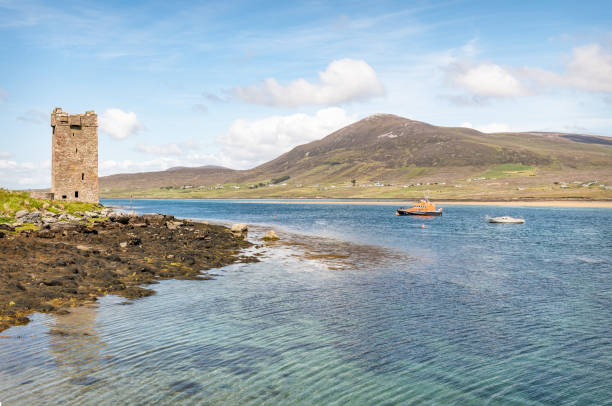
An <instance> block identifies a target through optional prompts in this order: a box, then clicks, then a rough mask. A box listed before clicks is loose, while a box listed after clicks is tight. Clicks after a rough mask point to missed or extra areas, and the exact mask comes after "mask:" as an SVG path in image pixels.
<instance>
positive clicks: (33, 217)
mask: <svg viewBox="0 0 612 406" xmlns="http://www.w3.org/2000/svg"><path fill="white" fill-rule="evenodd" d="M41 219H42V213H41V212H39V211H38V210H36V211H33V212H30V213H28V214H26V215H25V216H21V217H19V221H22V222H24V223H39V222H40V221H41Z"/></svg>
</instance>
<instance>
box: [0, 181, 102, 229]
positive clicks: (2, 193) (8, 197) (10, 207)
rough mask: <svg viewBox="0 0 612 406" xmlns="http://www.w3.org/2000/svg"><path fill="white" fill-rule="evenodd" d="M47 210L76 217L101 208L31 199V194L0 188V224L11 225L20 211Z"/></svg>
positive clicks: (86, 204)
mask: <svg viewBox="0 0 612 406" xmlns="http://www.w3.org/2000/svg"><path fill="white" fill-rule="evenodd" d="M45 205H46V210H49V211H51V212H54V213H69V214H72V215H74V214H75V213H76V212H78V211H81V212H85V211H98V210H99V209H100V208H101V206H100V205H99V204H96V203H84V202H67V201H58V200H41V199H35V198H33V197H30V195H29V193H27V192H21V191H14V190H7V189H2V188H0V223H10V222H12V221H13V220H14V218H15V213H17V212H18V211H20V210H28V211H34V210H42V209H43V206H45Z"/></svg>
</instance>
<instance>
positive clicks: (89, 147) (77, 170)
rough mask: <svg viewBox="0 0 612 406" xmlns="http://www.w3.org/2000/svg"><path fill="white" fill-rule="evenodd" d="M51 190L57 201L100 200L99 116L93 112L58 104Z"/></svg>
mask: <svg viewBox="0 0 612 406" xmlns="http://www.w3.org/2000/svg"><path fill="white" fill-rule="evenodd" d="M51 128H52V131H53V142H52V159H51V192H52V193H53V194H54V198H55V199H56V200H71V201H75V200H76V201H82V202H90V203H97V202H98V116H97V114H96V113H95V112H94V111H87V112H86V113H85V114H70V115H69V114H68V113H66V112H64V111H62V109H61V108H59V107H56V108H55V109H54V110H53V113H51Z"/></svg>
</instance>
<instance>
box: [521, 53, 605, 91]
mask: <svg viewBox="0 0 612 406" xmlns="http://www.w3.org/2000/svg"><path fill="white" fill-rule="evenodd" d="M523 73H524V74H525V76H526V77H529V78H531V79H534V80H535V81H537V82H539V83H540V84H542V85H545V86H551V87H570V88H575V89H580V90H584V91H587V92H603V93H612V53H611V52H610V51H607V50H605V49H604V48H602V47H601V46H600V45H599V44H590V45H584V46H581V47H577V48H574V49H573V50H572V56H571V57H570V59H569V60H568V62H567V65H566V67H565V71H564V72H563V73H562V74H558V73H555V72H551V71H547V70H544V69H538V68H525V69H524V70H523Z"/></svg>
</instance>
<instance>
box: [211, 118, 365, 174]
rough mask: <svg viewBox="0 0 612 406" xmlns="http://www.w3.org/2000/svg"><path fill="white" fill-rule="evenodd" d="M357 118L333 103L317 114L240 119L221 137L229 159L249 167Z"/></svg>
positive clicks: (225, 153)
mask: <svg viewBox="0 0 612 406" xmlns="http://www.w3.org/2000/svg"><path fill="white" fill-rule="evenodd" d="M354 120H355V119H354V117H350V116H349V115H347V113H346V111H344V110H343V109H341V108H339V107H329V108H326V109H322V110H319V111H317V112H316V113H315V114H314V115H307V114H292V115H288V116H272V117H267V118H264V119H261V120H255V121H247V120H236V121H234V122H233V123H232V125H231V126H230V128H229V130H228V131H227V132H226V133H225V134H223V135H221V136H220V137H218V138H217V142H218V143H219V144H221V146H222V155H223V156H225V157H226V158H225V161H226V162H230V163H231V164H232V165H233V167H235V168H240V169H247V168H251V167H254V166H256V165H258V164H261V163H264V162H266V161H268V160H270V159H273V158H276V157H277V156H279V155H281V154H283V153H285V152H287V151H289V150H291V149H292V148H294V147H296V146H298V145H301V144H304V143H307V142H310V141H314V140H317V139H320V138H323V137H324V136H326V135H328V134H330V133H332V132H333V131H335V130H338V129H340V128H342V127H344V126H346V125H348V124H350V123H351V122H353V121H354Z"/></svg>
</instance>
